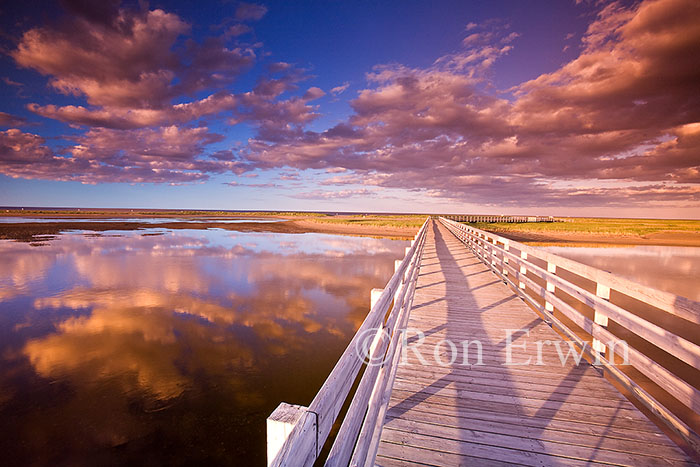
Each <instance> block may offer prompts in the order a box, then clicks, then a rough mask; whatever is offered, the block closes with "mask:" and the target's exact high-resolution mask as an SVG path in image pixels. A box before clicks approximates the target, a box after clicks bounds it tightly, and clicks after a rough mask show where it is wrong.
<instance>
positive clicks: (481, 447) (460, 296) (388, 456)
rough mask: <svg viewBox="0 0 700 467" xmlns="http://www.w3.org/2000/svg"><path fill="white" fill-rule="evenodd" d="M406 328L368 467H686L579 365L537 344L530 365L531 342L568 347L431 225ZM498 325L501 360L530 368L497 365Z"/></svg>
mask: <svg viewBox="0 0 700 467" xmlns="http://www.w3.org/2000/svg"><path fill="white" fill-rule="evenodd" d="M408 328H409V333H408V338H409V339H408V344H409V347H408V348H407V349H404V356H403V357H404V358H405V362H403V363H402V364H401V365H400V366H399V368H398V371H397V375H396V381H395V383H394V386H393V389H392V393H391V400H390V403H389V408H388V411H387V415H386V419H385V422H384V427H383V430H382V434H381V442H380V445H379V451H378V455H377V458H376V464H377V465H380V466H394V465H415V464H419V465H421V464H422V465H450V466H453V465H505V464H509V465H512V464H524V465H584V464H585V465H589V464H597V463H600V464H616V465H633V466H641V465H695V464H693V463H692V462H691V461H690V460H689V458H688V457H687V456H686V455H685V454H684V453H683V452H682V451H681V450H680V449H679V448H678V447H677V446H676V445H675V444H674V443H673V442H671V441H670V440H669V439H668V437H667V436H666V435H664V434H663V433H662V432H661V431H660V430H659V429H658V428H657V427H656V426H655V425H654V424H653V423H652V422H650V421H649V420H648V419H647V418H646V417H645V416H644V415H643V414H642V413H641V412H640V411H639V410H637V409H636V408H635V407H634V406H633V405H632V404H631V403H630V402H629V401H627V400H626V399H625V398H624V397H623V396H622V395H620V393H619V391H618V390H617V389H615V388H614V387H613V386H612V385H611V384H610V383H609V382H608V381H607V380H605V379H604V378H603V377H602V376H601V375H600V374H599V373H598V371H596V370H595V369H594V368H593V367H592V366H590V365H588V364H587V363H586V362H585V360H582V361H581V364H580V365H576V364H575V362H574V361H573V359H572V358H571V356H569V358H568V360H567V361H566V363H565V364H562V363H561V360H560V356H559V353H558V352H557V349H556V348H555V347H554V346H553V345H550V344H546V345H543V346H542V350H541V352H540V354H541V356H542V359H541V362H542V363H543V364H542V365H535V363H537V356H538V347H537V344H536V342H537V341H545V340H549V341H559V342H560V343H561V347H560V348H561V350H562V351H563V353H564V354H566V353H567V351H568V346H567V345H566V343H565V342H563V340H562V338H561V337H560V336H559V335H558V334H557V333H555V332H554V331H553V330H552V329H551V328H550V327H549V326H547V324H545V323H544V322H543V321H542V320H541V319H540V318H539V317H538V316H537V315H536V314H535V313H534V312H533V311H532V310H531V309H530V308H529V307H528V306H526V305H525V304H524V302H523V301H522V300H521V299H519V298H518V296H517V295H516V294H515V293H514V292H513V291H512V290H511V289H510V288H508V287H507V286H506V285H505V284H504V283H503V282H502V281H501V280H499V278H498V277H497V276H496V275H495V274H493V273H492V272H491V271H490V270H489V268H488V267H487V266H486V265H485V264H483V263H482V262H481V261H480V260H479V259H478V258H476V257H475V256H474V255H473V254H472V252H471V251H470V250H468V249H467V248H466V247H465V246H464V245H463V244H462V243H461V242H460V241H459V240H458V239H457V238H456V237H455V236H454V235H453V234H451V233H450V232H449V231H448V230H447V229H446V228H445V227H443V226H442V225H440V224H439V223H437V222H432V225H430V226H429V230H428V237H427V240H426V244H425V250H424V252H423V257H422V261H421V270H420V275H419V277H418V283H417V288H416V293H415V298H414V302H413V309H412V311H411V315H410V319H409V322H408ZM410 329H417V330H420V331H421V332H422V333H424V335H425V338H424V339H422V340H421V339H419V338H418V337H414V334H413V333H412V332H411V331H410ZM507 329H512V330H514V331H513V337H512V346H511V350H512V354H511V357H512V362H513V363H522V362H526V361H527V360H528V358H531V364H530V365H504V363H506V361H507V345H506V344H507V335H506V330H507ZM528 332H529V334H528ZM442 340H448V341H450V342H452V343H454V344H455V346H456V349H455V350H456V352H453V349H451V348H450V346H449V345H448V344H447V343H444V342H443V343H442V344H441V345H440V346H439V347H438V349H439V353H438V354H437V358H436V355H435V352H434V349H435V347H436V345H435V344H437V343H440V342H441V341H442ZM465 340H469V341H473V340H479V341H480V342H481V344H482V346H483V353H482V355H483V363H484V364H483V365H474V364H475V363H477V358H476V357H477V348H476V345H475V344H471V345H470V346H469V347H468V350H469V355H468V357H467V361H465V355H464V348H463V345H462V342H463V341H465ZM418 344H420V346H418ZM523 345H525V346H526V348H523V347H522V346H523ZM451 357H456V358H455V361H454V362H452V363H450V360H451ZM421 359H423V360H424V362H421ZM424 363H425V364H424Z"/></svg>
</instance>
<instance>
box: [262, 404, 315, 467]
mask: <svg viewBox="0 0 700 467" xmlns="http://www.w3.org/2000/svg"><path fill="white" fill-rule="evenodd" d="M307 408H308V407H304V406H302V405H292V404H287V403H286V402H282V403H281V404H280V405H278V406H277V408H276V409H275V410H274V412H272V413H271V414H270V416H269V417H267V465H271V464H272V461H273V460H274V459H275V457H276V456H277V453H278V452H279V451H280V449H281V448H282V445H283V444H284V442H285V441H286V440H287V438H288V437H289V434H290V433H291V432H292V430H293V429H294V427H295V426H296V424H297V423H298V422H299V420H300V419H301V417H302V416H303V415H304V413H305V412H306V410H307Z"/></svg>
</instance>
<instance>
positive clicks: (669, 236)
mask: <svg viewBox="0 0 700 467" xmlns="http://www.w3.org/2000/svg"><path fill="white" fill-rule="evenodd" d="M185 213H187V214H185ZM2 217H26V218H41V219H60V221H57V222H31V221H29V222H26V223H25V222H21V223H19V222H18V223H0V239H12V240H17V241H24V242H41V241H45V240H47V239H49V238H51V237H55V236H57V235H59V234H60V233H61V232H64V231H67V230H89V231H95V232H103V231H108V230H124V231H133V230H143V229H151V228H154V227H158V228H166V229H208V228H219V229H224V230H231V231H239V232H272V233H290V234H301V233H326V234H339V235H354V236H370V237H385V238H386V237H388V238H396V239H412V238H413V236H414V235H415V233H416V232H417V230H418V228H419V226H420V225H421V224H422V222H423V220H424V219H425V216H421V215H367V216H365V215H347V214H344V215H335V216H324V215H322V214H313V213H291V212H260V211H258V212H252V211H251V212H245V213H243V212H236V213H233V212H230V213H223V212H222V211H214V212H204V211H184V210H180V211H162V210H158V211H156V210H133V211H132V210H117V209H115V210H91V211H90V210H88V211H86V212H81V211H77V212H76V211H70V212H66V211H53V210H51V211H50V210H43V211H41V212H37V211H19V210H17V211H10V212H0V218H2ZM112 218H116V219H117V220H115V221H110V220H108V219H112ZM149 218H165V219H170V218H173V221H172V222H162V223H157V224H154V223H150V222H148V221H147V220H146V219H149ZM246 218H251V219H253V218H256V219H261V218H270V219H273V218H274V219H283V221H280V222H240V223H230V221H231V220H232V219H242V220H244V219H246ZM69 219H70V220H69ZM92 219H100V221H99V222H96V221H92ZM121 219H130V220H129V221H124V220H121ZM139 219H144V222H138V220H139ZM193 221H196V222H193ZM227 221H228V222H227ZM483 227H486V228H487V230H489V231H491V232H494V233H497V234H498V235H501V236H503V237H506V238H510V239H511V240H514V241H519V242H525V243H528V244H532V245H541V246H542V245H561V246H600V247H603V246H605V245H620V246H622V245H658V246H692V247H699V246H700V231H674V230H663V231H658V232H652V233H649V234H645V235H635V234H630V235H620V234H602V233H598V232H595V233H594V232H592V233H585V232H561V231H547V230H538V231H536V232H533V231H528V228H529V227H528V225H527V224H523V227H522V230H519V229H518V226H517V225H514V224H510V225H509V226H508V230H499V228H498V226H497V225H493V226H491V225H489V226H483ZM483 227H482V228H483Z"/></svg>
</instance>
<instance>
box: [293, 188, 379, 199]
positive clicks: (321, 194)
mask: <svg viewBox="0 0 700 467" xmlns="http://www.w3.org/2000/svg"><path fill="white" fill-rule="evenodd" d="M375 195H376V193H375V192H373V191H370V190H367V189H364V188H363V189H359V190H340V191H324V190H313V191H308V192H303V193H297V194H295V195H293V196H292V197H293V198H300V199H343V198H352V197H360V196H361V197H363V198H366V197H367V196H375Z"/></svg>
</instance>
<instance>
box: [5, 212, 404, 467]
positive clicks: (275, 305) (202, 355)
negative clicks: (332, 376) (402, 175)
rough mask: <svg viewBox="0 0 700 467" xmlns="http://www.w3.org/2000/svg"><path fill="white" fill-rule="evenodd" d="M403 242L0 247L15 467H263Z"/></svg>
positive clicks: (143, 238) (276, 237) (255, 238)
mask: <svg viewBox="0 0 700 467" xmlns="http://www.w3.org/2000/svg"><path fill="white" fill-rule="evenodd" d="M407 244H408V242H406V241H397V240H389V239H373V238H362V237H349V236H337V235H324V234H312V233H309V234H274V233H241V232H233V231H228V230H217V229H210V230H204V229H196V228H193V229H188V230H177V231H174V230H168V229H162V228H158V227H157V225H154V227H153V228H151V229H146V230H137V231H108V232H101V233H100V235H96V234H94V233H90V232H82V231H73V232H65V233H63V234H62V235H60V236H58V237H57V238H55V239H53V240H51V241H48V242H44V243H41V244H36V243H35V244H30V243H22V242H15V241H9V240H2V241H0V452H2V456H3V459H2V461H0V463H2V464H3V465H8V464H9V465H114V464H120V465H182V464H189V465H191V464H207V465H264V463H265V419H266V417H267V416H268V415H269V414H270V412H271V411H272V410H273V409H274V408H275V407H276V406H277V404H278V403H280V402H282V401H285V402H289V403H298V404H308V403H309V402H310V400H311V398H312V397H313V395H314V394H315V393H316V391H317V390H318V388H319V387H320V385H321V383H322V382H323V381H324V379H325V378H326V376H327V375H328V373H329V372H330V370H331V368H332V367H333V365H334V364H335V362H336V360H337V359H338V357H339V356H340V354H341V353H342V351H343V349H344V348H345V346H346V345H347V342H348V341H349V340H350V338H351V336H352V335H353V333H354V331H355V329H356V328H357V327H358V326H359V324H360V323H361V321H362V319H363V318H364V315H365V314H366V313H367V309H368V305H369V291H370V289H371V288H373V287H382V286H383V285H384V283H385V282H386V281H387V280H388V279H389V277H390V276H391V274H392V272H393V264H394V260H395V259H397V258H400V257H402V256H403V252H404V248H405V246H406V245H407Z"/></svg>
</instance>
